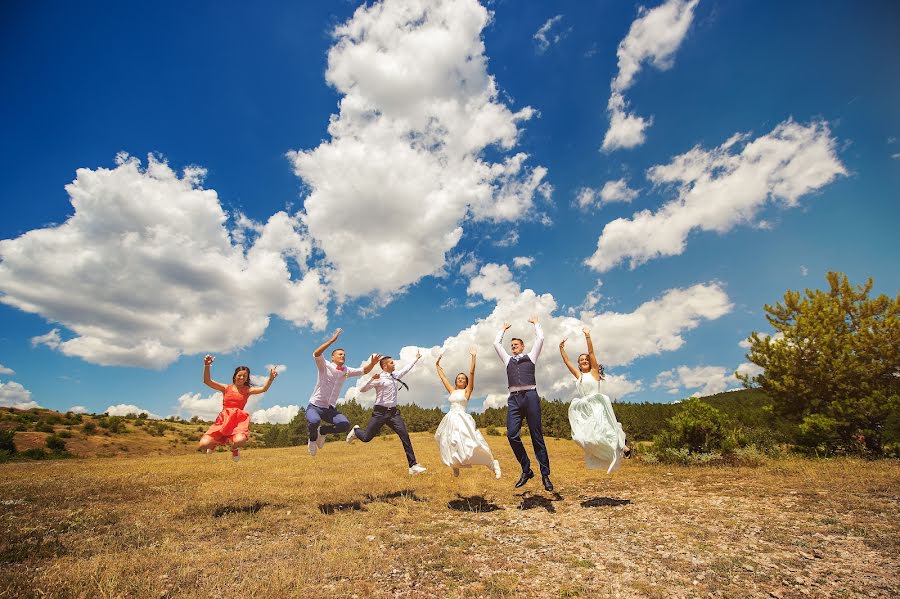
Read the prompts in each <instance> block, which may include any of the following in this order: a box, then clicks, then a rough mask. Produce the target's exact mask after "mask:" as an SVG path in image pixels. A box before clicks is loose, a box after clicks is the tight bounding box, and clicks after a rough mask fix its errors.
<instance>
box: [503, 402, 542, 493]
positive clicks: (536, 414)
mask: <svg viewBox="0 0 900 599" xmlns="http://www.w3.org/2000/svg"><path fill="white" fill-rule="evenodd" d="M506 405H507V412H506V436H507V437H508V438H509V445H510V447H512V450H513V453H514V454H515V455H516V459H517V460H519V464H520V465H521V466H522V472H528V471H529V470H531V460H529V459H528V454H527V453H525V445H523V444H522V438H521V437H519V431H521V430H522V416H524V417H525V421H526V422H527V423H528V430H529V432H530V433H531V444H532V445H533V446H534V456H535V458H537V461H538V464H540V466H541V474H543V475H544V476H548V475H549V474H550V458H549V456H547V445H546V444H545V443H544V428H543V426H542V425H541V398H540V397H538V394H537V391H536V390H534V389H530V390H528V391H516V392H514V393H510V394H509V400H507V403H506Z"/></svg>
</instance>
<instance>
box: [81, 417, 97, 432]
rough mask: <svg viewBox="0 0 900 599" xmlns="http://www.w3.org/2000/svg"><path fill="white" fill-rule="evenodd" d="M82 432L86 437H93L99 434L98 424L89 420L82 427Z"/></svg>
mask: <svg viewBox="0 0 900 599" xmlns="http://www.w3.org/2000/svg"><path fill="white" fill-rule="evenodd" d="M81 432H83V433H84V434H85V435H93V434H94V433H96V432H97V423H96V422H94V421H93V420H88V421H87V422H85V423H84V424H82V425H81Z"/></svg>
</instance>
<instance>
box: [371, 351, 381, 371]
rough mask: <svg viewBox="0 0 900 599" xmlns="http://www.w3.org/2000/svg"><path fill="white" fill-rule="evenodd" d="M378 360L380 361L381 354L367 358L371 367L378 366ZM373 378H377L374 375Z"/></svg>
mask: <svg viewBox="0 0 900 599" xmlns="http://www.w3.org/2000/svg"><path fill="white" fill-rule="evenodd" d="M380 359H381V354H378V353H375V354H372V355H371V356H369V363H370V364H371V365H372V366H374V365H375V364H378V360H380ZM375 376H378V375H377V374H376V375H375Z"/></svg>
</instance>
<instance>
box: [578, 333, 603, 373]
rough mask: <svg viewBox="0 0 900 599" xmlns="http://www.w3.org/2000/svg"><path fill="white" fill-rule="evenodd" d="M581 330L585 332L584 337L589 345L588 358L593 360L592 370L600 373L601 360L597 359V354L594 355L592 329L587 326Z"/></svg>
mask: <svg viewBox="0 0 900 599" xmlns="http://www.w3.org/2000/svg"><path fill="white" fill-rule="evenodd" d="M581 332H583V333H584V339H585V341H587V347H588V358H590V360H591V371H593V372H595V373H599V371H600V362H598V361H597V356H595V355H594V344H593V343H591V330H590V329H589V328H587V327H584V328H583V329H581Z"/></svg>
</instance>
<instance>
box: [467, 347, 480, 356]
mask: <svg viewBox="0 0 900 599" xmlns="http://www.w3.org/2000/svg"><path fill="white" fill-rule="evenodd" d="M477 351H478V348H477V347H475V346H474V345H473V346H472V347H471V348H469V354H471V356H472V357H473V358H474V357H475V353H476V352H477Z"/></svg>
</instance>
